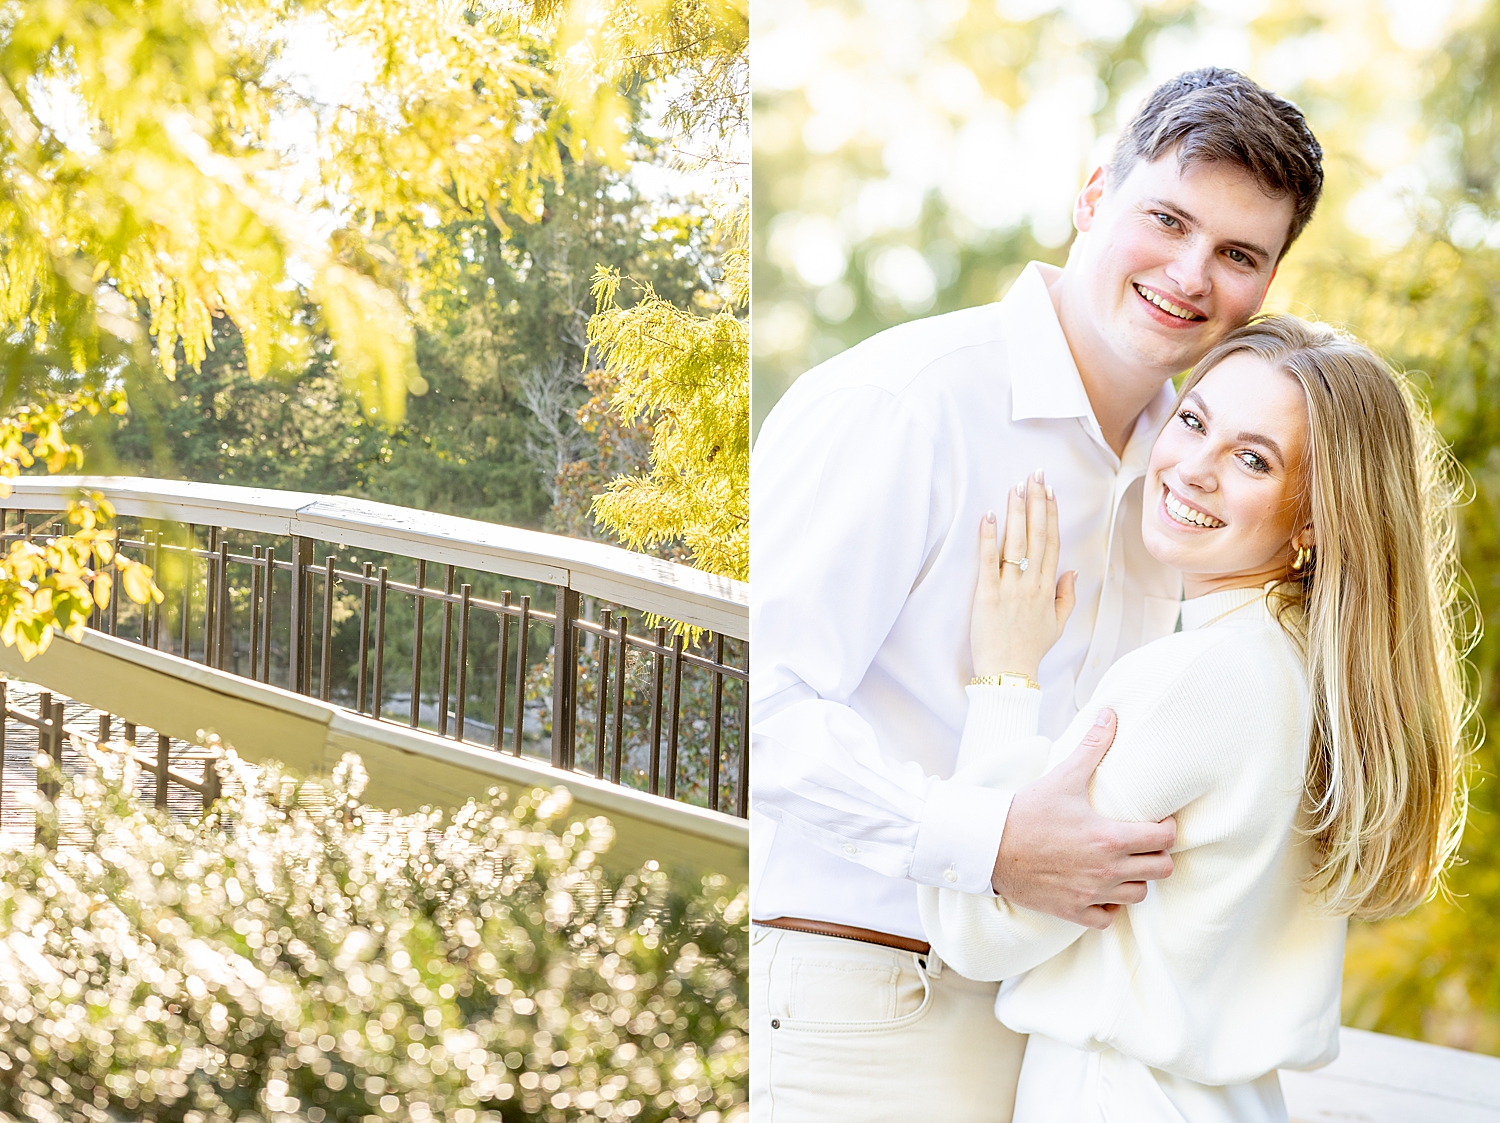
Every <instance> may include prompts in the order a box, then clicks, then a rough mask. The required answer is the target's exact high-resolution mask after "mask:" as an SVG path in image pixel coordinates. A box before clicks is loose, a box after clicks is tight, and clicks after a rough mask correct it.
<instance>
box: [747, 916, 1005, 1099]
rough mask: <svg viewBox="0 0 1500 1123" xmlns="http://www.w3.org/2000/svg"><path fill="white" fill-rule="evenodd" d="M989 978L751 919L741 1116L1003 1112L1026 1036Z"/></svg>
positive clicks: (893, 951) (906, 953)
mask: <svg viewBox="0 0 1500 1123" xmlns="http://www.w3.org/2000/svg"><path fill="white" fill-rule="evenodd" d="M998 989H999V987H998V984H996V983H976V982H973V981H971V980H969V979H965V978H963V977H962V976H960V975H958V974H956V973H955V972H954V971H952V970H951V969H944V968H943V966H942V964H941V963H939V962H937V961H936V960H935V959H934V960H933V962H932V964H931V966H930V967H929V965H928V964H927V962H926V961H925V960H924V958H923V957H921V956H917V955H914V954H913V953H911V952H903V951H896V950H894V949H891V948H884V947H878V946H876V945H873V944H862V943H858V942H856V941H854V940H845V939H840V938H836V937H833V936H813V935H808V934H806V933H803V932H786V931H782V930H780V929H775V928H761V927H759V926H756V925H751V928H750V1119H751V1123H844V1121H846V1120H847V1121H848V1123H883V1121H889V1123H1009V1120H1010V1116H1011V1107H1012V1105H1013V1104H1014V1102H1015V1092H1016V1080H1017V1078H1018V1076H1019V1074H1020V1071H1021V1054H1022V1053H1023V1052H1024V1051H1025V1048H1026V1039H1025V1038H1024V1037H1022V1036H1020V1035H1019V1034H1016V1033H1012V1032H1011V1031H1010V1030H1008V1029H1006V1028H1005V1027H1004V1026H1003V1025H1001V1024H1000V1023H999V1022H998V1021H996V1020H995V992H996V991H997V990H998Z"/></svg>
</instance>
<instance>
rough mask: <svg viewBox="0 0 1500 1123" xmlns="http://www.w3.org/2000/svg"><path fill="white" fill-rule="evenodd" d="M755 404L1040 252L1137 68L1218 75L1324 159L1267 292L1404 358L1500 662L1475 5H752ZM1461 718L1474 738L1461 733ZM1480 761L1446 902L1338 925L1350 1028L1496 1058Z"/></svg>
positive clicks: (976, 296) (1485, 68)
mask: <svg viewBox="0 0 1500 1123" xmlns="http://www.w3.org/2000/svg"><path fill="white" fill-rule="evenodd" d="M755 19H756V21H757V23H756V25H755V26H754V28H753V42H754V59H753V62H752V65H753V68H754V75H755V91H756V98H755V103H754V144H755V148H754V164H753V176H754V193H755V194H754V198H755V212H754V232H753V236H754V241H753V253H754V260H755V272H754V277H753V290H752V291H753V297H752V299H753V307H754V336H753V340H754V356H755V360H754V361H755V367H754V417H755V423H756V425H757V426H758V425H759V423H760V420H761V419H762V418H764V416H765V414H766V413H767V411H768V410H769V409H770V408H771V406H772V405H774V404H775V402H776V400H777V399H778V398H779V397H780V396H781V394H782V392H784V390H785V389H786V387H787V386H788V385H789V384H790V383H791V381H792V380H793V379H795V378H796V377H797V376H798V375H799V374H801V373H802V372H803V371H805V370H806V369H808V368H809V367H811V366H813V365H815V364H816V363H818V362H820V361H822V360H823V359H826V358H828V357H829V356H831V355H833V354H836V353H837V352H839V351H840V350H842V349H844V348H845V347H848V346H850V345H851V344H853V343H855V342H857V341H859V340H861V339H864V338H865V337H867V336H869V335H871V334H873V333H874V332H876V331H879V330H880V329H882V328H885V327H888V326H890V325H892V324H895V323H899V322H901V321H903V320H906V319H910V318H912V317H915V316H923V315H930V314H934V313H939V312H946V311H950V310H952V309H956V308H962V307H966V306H969V305H972V304H977V303H982V302H986V301H990V300H994V299H997V298H998V297H999V296H1001V295H1002V294H1003V293H1004V292H1005V290H1006V289H1007V288H1008V286H1009V284H1010V282H1011V281H1012V280H1013V279H1014V278H1015V276H1016V274H1017V273H1018V272H1019V271H1020V269H1021V267H1022V266H1023V265H1024V264H1025V262H1026V261H1028V260H1030V259H1033V258H1037V259H1041V260H1045V261H1051V262H1055V263H1061V262H1062V260H1063V259H1064V258H1065V256H1066V254H1067V245H1068V241H1069V238H1070V236H1071V234H1072V229H1071V226H1070V223H1069V210H1070V207H1071V203H1072V199H1073V196H1074V194H1075V193H1076V191H1077V189H1078V187H1079V185H1080V184H1081V183H1082V181H1083V179H1084V177H1085V175H1086V174H1087V171H1088V169H1089V168H1090V167H1091V166H1092V165H1094V164H1096V163H1099V162H1101V161H1102V160H1104V159H1105V158H1107V156H1108V153H1109V151H1110V148H1111V145H1112V143H1113V140H1114V137H1115V136H1116V135H1117V132H1118V130H1119V128H1120V126H1121V125H1123V123H1124V122H1125V121H1126V120H1128V118H1129V117H1130V115H1131V114H1132V113H1133V112H1134V110H1135V108H1136V107H1137V106H1138V104H1139V103H1140V101H1141V99H1142V98H1143V97H1144V96H1145V94H1146V93H1147V92H1148V91H1149V90H1150V89H1151V88H1152V87H1153V86H1155V85H1156V84H1157V83H1158V82H1160V81H1162V80H1164V79H1166V78H1168V77H1170V76H1171V75H1173V74H1175V73H1178V72H1180V71H1182V70H1186V69H1190V68H1192V67H1196V66H1202V65H1209V64H1212V65H1219V66H1230V67H1234V68H1236V69H1239V70H1242V71H1244V72H1246V73H1248V74H1249V75H1250V76H1251V77H1253V78H1255V79H1256V80H1257V81H1259V82H1261V83H1262V84H1264V85H1266V86H1268V87H1270V88H1272V89H1274V90H1276V91H1277V92H1279V93H1281V94H1283V95H1284V96H1287V97H1289V98H1291V99H1293V100H1294V101H1296V102H1297V103H1298V104H1299V105H1300V106H1301V107H1302V108H1303V110H1304V112H1306V114H1307V116H1308V119H1309V121H1310V123H1311V125H1312V127H1313V129H1314V131H1315V132H1316V133H1317V135H1318V137H1319V139H1320V140H1321V141H1322V143H1323V145H1324V148H1325V150H1326V158H1325V165H1324V166H1325V170H1326V172H1327V175H1328V185H1327V190H1326V193H1325V195H1324V199H1323V203H1322V206H1321V208H1320V210H1319V213H1318V216H1317V217H1316V218H1315V219H1314V221H1313V223H1312V225H1311V227H1310V228H1309V229H1308V231H1307V233H1305V234H1304V235H1303V237H1302V239H1301V240H1300V241H1299V242H1298V244H1297V245H1296V246H1295V247H1294V248H1293V249H1292V251H1291V253H1290V254H1289V255H1288V257H1287V259H1286V260H1285V261H1284V262H1283V264H1282V267H1281V270H1280V273H1279V275H1278V276H1277V278H1276V280H1275V282H1274V283H1273V285H1272V288H1271V293H1270V296H1269V298H1268V301H1267V306H1268V308H1272V309H1277V310H1287V311H1293V312H1297V313H1299V314H1302V315H1311V316H1315V317H1317V318H1320V319H1323V320H1327V321H1331V322H1334V323H1339V324H1342V325H1345V326H1347V327H1348V328H1350V329H1351V330H1353V331H1355V332H1356V333H1358V334H1359V335H1360V336H1361V337H1363V338H1364V339H1366V340H1367V341H1369V342H1370V343H1371V344H1373V345H1374V346H1376V347H1377V348H1379V349H1380V350H1381V351H1382V352H1383V353H1384V354H1386V355H1387V356H1388V357H1389V358H1391V360H1392V361H1393V362H1395V363H1397V364H1398V365H1399V366H1401V367H1403V368H1404V369H1406V370H1408V371H1410V372H1412V373H1413V375H1414V377H1415V380H1416V382H1417V384H1418V385H1419V386H1420V387H1422V389H1423V390H1424V391H1425V393H1426V394H1427V395H1428V397H1429V399H1430V402H1431V405H1432V408H1433V411H1434V413H1435V415H1436V417H1437V420H1438V424H1439V426H1440V427H1441V429H1442V431H1443V433H1444V435H1445V436H1446V438H1447V439H1448V440H1449V441H1450V442H1451V443H1452V446H1453V449H1454V452H1455V453H1456V454H1457V456H1458V457H1459V459H1460V460H1461V461H1462V463H1463V464H1464V466H1465V468H1466V469H1467V470H1468V472H1469V473H1470V475H1471V476H1472V479H1473V485H1474V486H1473V496H1474V497H1473V501H1472V502H1471V503H1470V504H1469V505H1468V506H1467V507H1466V509H1465V511H1464V518H1463V527H1462V535H1463V539H1462V545H1463V558H1464V565H1465V568H1466V570H1467V572H1468V576H1469V580H1470V583H1471V585H1472V589H1473V593H1474V602H1475V605H1476V613H1477V614H1478V615H1479V616H1481V617H1482V618H1483V621H1484V622H1485V623H1486V625H1487V630H1488V632H1489V633H1490V634H1489V636H1488V637H1487V638H1486V639H1484V640H1483V641H1482V642H1481V644H1480V646H1479V647H1478V648H1477V649H1476V651H1475V653H1474V655H1473V666H1474V673H1475V678H1476V683H1477V685H1478V686H1479V687H1480V688H1481V689H1480V693H1481V709H1480V713H1481V719H1488V718H1489V717H1490V716H1491V715H1492V714H1493V712H1494V708H1495V700H1494V699H1493V697H1491V694H1492V692H1491V691H1490V690H1488V689H1487V688H1488V684H1489V683H1490V682H1491V681H1493V679H1494V677H1495V673H1496V666H1497V662H1500V622H1497V616H1500V450H1497V449H1496V446H1495V440H1496V436H1497V435H1500V316H1497V313H1500V307H1497V305H1500V3H1497V2H1495V0H1483V2H1472V0H1471V2H1467V3H1466V2H1464V0H1425V2H1424V0H1299V2H1295V3H1294V2H1289V0H1211V2H1209V0H1205V2H1199V3H1190V2H1182V0H1166V2H1158V3H1152V2H1145V3H1142V2H1138V0H1069V2H1068V3H1064V4H1062V5H1058V4H1056V3H1051V2H1048V0H993V2H991V0H984V2H979V0H975V2H974V3H972V4H971V3H969V2H968V0H933V2H924V3H907V2H899V0H885V2H876V0H867V2H866V3H864V4H859V3H855V2H854V0H776V2H775V3H767V4H761V5H758V6H757V7H756V11H755ZM1478 732H1479V731H1476V734H1477V733H1478ZM1497 764H1500V755H1497V751H1496V749H1495V747H1494V746H1493V745H1483V744H1482V745H1481V746H1480V747H1479V749H1478V752H1477V754H1476V758H1475V768H1474V773H1473V777H1472V780H1473V785H1474V786H1473V798H1472V808H1471V812H1470V819H1469V826H1468V830H1467V833H1466V835H1465V841H1464V846H1463V864H1462V865H1460V866H1459V867H1458V868H1457V869H1455V870H1454V872H1453V876H1452V878H1451V882H1450V885H1451V891H1452V893H1451V896H1448V897H1445V898H1443V899H1440V900H1436V901H1433V902H1430V903H1428V904H1426V905H1423V906H1422V907H1420V908H1419V909H1417V910H1416V911H1415V912H1413V913H1411V914H1410V915H1408V916H1406V917H1403V918H1401V919H1398V920H1394V921H1387V922H1384V923H1381V924H1376V925H1356V926H1355V927H1354V929H1353V930H1352V931H1351V935H1350V942H1349V952H1348V958H1347V965H1346V972H1345V988H1344V1014H1345V1021H1346V1022H1347V1023H1348V1024H1351V1025H1355V1026H1360V1027H1363V1028H1367V1029H1375V1030H1380V1031H1382V1032H1386V1033H1393V1034H1399V1035H1403V1036H1408V1037H1417V1038H1422V1039H1425V1040H1429V1041H1434V1042H1438V1043H1440V1044H1445V1045H1452V1046H1457V1047H1460V1048H1465V1049H1473V1050H1478V1051H1483V1052H1488V1053H1495V1054H1500V943H1497V942H1496V941H1495V940H1494V938H1493V935H1492V934H1493V933H1494V932H1495V930H1496V928H1497V926H1500V827H1497V823H1496V812H1497V810H1500V799H1497V795H1496V789H1497V781H1496V778H1495V773H1496V768H1497Z"/></svg>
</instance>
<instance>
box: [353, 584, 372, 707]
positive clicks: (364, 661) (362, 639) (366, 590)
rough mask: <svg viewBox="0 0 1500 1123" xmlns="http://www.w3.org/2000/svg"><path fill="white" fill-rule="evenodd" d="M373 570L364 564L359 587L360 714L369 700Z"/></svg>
mask: <svg viewBox="0 0 1500 1123" xmlns="http://www.w3.org/2000/svg"><path fill="white" fill-rule="evenodd" d="M374 570H375V565H374V563H373V562H365V567H364V577H365V580H364V583H363V584H362V585H360V587H359V691H358V697H357V698H356V699H355V706H354V708H355V709H356V710H358V711H359V712H360V713H364V712H365V705H366V704H367V703H368V702H369V698H370V695H369V687H370V574H371V573H373V572H374Z"/></svg>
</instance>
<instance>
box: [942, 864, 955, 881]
mask: <svg viewBox="0 0 1500 1123" xmlns="http://www.w3.org/2000/svg"><path fill="white" fill-rule="evenodd" d="M943 880H944V881H957V880H958V871H957V870H955V869H954V868H953V867H952V866H949V867H948V868H947V869H945V870H944V871H943Z"/></svg>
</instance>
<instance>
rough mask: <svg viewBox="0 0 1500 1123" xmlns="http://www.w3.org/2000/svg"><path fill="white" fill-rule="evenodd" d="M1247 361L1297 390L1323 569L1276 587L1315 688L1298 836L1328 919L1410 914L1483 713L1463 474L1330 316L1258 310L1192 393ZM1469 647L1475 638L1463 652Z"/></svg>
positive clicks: (1308, 493)
mask: <svg viewBox="0 0 1500 1123" xmlns="http://www.w3.org/2000/svg"><path fill="white" fill-rule="evenodd" d="M1240 352H1249V353H1251V354H1254V355H1257V356H1259V357H1260V358H1262V359H1264V360H1265V361H1266V362H1267V363H1268V364H1270V365H1271V366H1273V367H1275V368H1277V369H1279V370H1282V371H1285V372H1286V373H1287V374H1289V375H1290V376H1291V377H1293V378H1295V379H1296V380H1297V381H1298V382H1299V383H1300V384H1301V386H1302V390H1303V393H1304V395H1305V397H1306V400H1307V413H1308V420H1309V430H1310V433H1311V443H1310V447H1309V450H1308V453H1307V463H1306V465H1305V466H1304V469H1305V470H1304V479H1305V481H1306V485H1305V493H1304V495H1303V496H1302V502H1303V505H1304V508H1303V509H1304V510H1306V511H1308V512H1309V514H1310V515H1311V520H1310V521H1311V523H1312V527H1313V534H1314V536H1315V539H1316V550H1315V555H1314V560H1313V561H1312V562H1311V564H1309V565H1305V566H1304V567H1303V568H1302V569H1301V570H1300V571H1296V572H1292V571H1289V572H1288V574H1287V580H1286V582H1285V583H1284V584H1283V585H1281V586H1280V587H1279V588H1278V589H1277V590H1276V598H1275V599H1276V607H1277V611H1278V615H1279V617H1280V619H1281V621H1282V623H1283V625H1284V626H1285V627H1287V628H1288V630H1289V631H1290V632H1291V633H1292V634H1293V635H1294V636H1296V638H1297V639H1298V640H1299V641H1300V642H1301V644H1302V646H1303V650H1304V652H1305V654H1306V658H1307V666H1308V681H1309V685H1310V688H1311V695H1312V744H1311V747H1310V752H1309V754H1308V762H1307V780H1306V793H1305V797H1304V799H1305V804H1304V810H1305V816H1304V826H1303V830H1304V831H1305V833H1306V834H1307V835H1308V837H1309V838H1311V840H1312V842H1313V848H1314V853H1315V859H1314V868H1313V872H1312V876H1311V882H1310V886H1311V888H1313V889H1314V890H1315V891H1316V892H1318V893H1319V894H1320V896H1321V897H1322V899H1323V901H1324V903H1325V904H1326V906H1327V907H1328V908H1329V910H1330V911H1333V912H1336V913H1349V914H1353V915H1355V916H1359V917H1363V918H1375V917H1383V916H1391V915H1394V914H1396V913H1401V912H1405V911H1406V910H1407V909H1410V908H1411V907H1412V906H1414V905H1416V904H1417V903H1418V902H1420V901H1422V900H1423V899H1424V898H1425V897H1426V896H1427V895H1428V894H1429V893H1430V892H1431V891H1432V890H1433V888H1434V886H1435V885H1436V884H1437V881H1438V879H1439V877H1440V876H1441V874H1442V872H1443V870H1444V868H1445V867H1446V866H1447V865H1448V863H1449V861H1450V860H1451V858H1452V857H1453V854H1454V851H1455V850H1456V849H1457V846H1458V841H1459V835H1460V833H1461V831H1462V829H1463V818H1464V810H1465V807H1466V802H1467V799H1466V797H1467V786H1466V783H1465V769H1466V764H1467V755H1468V754H1467V730H1468V727H1469V722H1470V718H1471V717H1472V713H1473V703H1472V701H1471V699H1470V697H1469V691H1468V689H1467V685H1468V683H1467V678H1466V675H1465V664H1464V661H1463V660H1464V655H1465V654H1466V653H1467V651H1468V649H1469V647H1470V646H1472V638H1473V637H1470V636H1465V635H1463V634H1462V633H1463V631H1464V629H1463V626H1462V623H1463V618H1462V616H1461V615H1460V612H1459V603H1458V596H1459V591H1460V586H1459V569H1458V551H1457V547H1456V542H1455V538H1454V507H1455V504H1456V502H1457V500H1458V498H1459V491H1460V487H1459V483H1460V480H1461V479H1462V476H1461V473H1460V471H1459V469H1458V466H1457V465H1456V463H1455V462H1454V461H1453V459H1452V457H1451V456H1450V455H1449V453H1448V452H1447V449H1446V446H1445V445H1444V444H1443V442H1442V440H1441V438H1440V437H1439V436H1438V435H1437V432H1436V430H1435V429H1434V428H1433V425H1432V422H1431V420H1430V419H1429V418H1428V415H1427V412H1426V410H1425V409H1424V408H1423V407H1422V406H1420V405H1419V404H1418V402H1417V400H1416V398H1415V396H1414V394H1413V392H1412V390H1411V388H1410V387H1409V386H1408V385H1407V384H1406V382H1405V381H1404V380H1403V379H1402V378H1401V377H1400V376H1399V375H1397V374H1396V373H1395V372H1394V371H1392V370H1391V368H1390V367H1389V366H1388V365H1387V364H1386V363H1384V362H1383V361H1382V360H1381V359H1380V358H1379V357H1378V356H1377V355H1375V354H1374V353H1373V352H1372V351H1371V350H1370V349H1369V348H1367V347H1365V346H1364V345H1362V344H1360V343H1358V342H1357V341H1355V340H1353V339H1351V338H1349V337H1348V336H1346V335H1344V334H1342V333H1340V332H1338V331H1336V330H1334V329H1333V328H1330V327H1327V326H1325V325H1322V324H1312V323H1308V322H1307V321H1305V320H1300V319H1297V318H1296V317H1293V316H1265V317H1261V318H1259V319H1257V320H1254V321H1252V322H1251V323H1250V324H1248V325H1246V326H1245V327H1243V328H1240V329H1239V330H1237V331H1235V332H1233V333H1231V334H1229V335H1227V336H1225V337H1224V339H1223V340H1222V341H1220V342H1219V344H1218V345H1217V346H1215V347H1214V348H1213V349H1212V350H1211V351H1209V353H1208V354H1207V355H1205V356H1204V357H1203V359H1202V361H1201V362H1199V363H1198V365H1197V366H1196V367H1195V368H1194V369H1193V371H1192V373H1191V374H1190V375H1189V376H1188V378H1187V381H1186V382H1185V383H1184V385H1183V387H1182V393H1183V394H1186V393H1187V391H1188V390H1190V389H1191V388H1192V387H1193V386H1194V385H1195V384H1196V383H1197V382H1198V381H1199V379H1201V378H1202V377H1203V376H1204V375H1205V374H1207V373H1208V372H1209V371H1210V370H1212V369H1213V368H1214V367H1215V366H1217V365H1218V364H1219V363H1220V362H1222V361H1223V360H1224V359H1225V358H1227V357H1228V356H1230V355H1233V354H1237V353H1240ZM1465 641H1467V642H1465Z"/></svg>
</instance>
